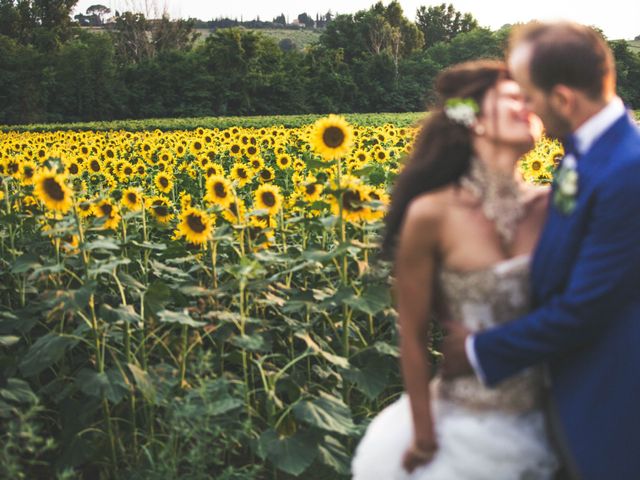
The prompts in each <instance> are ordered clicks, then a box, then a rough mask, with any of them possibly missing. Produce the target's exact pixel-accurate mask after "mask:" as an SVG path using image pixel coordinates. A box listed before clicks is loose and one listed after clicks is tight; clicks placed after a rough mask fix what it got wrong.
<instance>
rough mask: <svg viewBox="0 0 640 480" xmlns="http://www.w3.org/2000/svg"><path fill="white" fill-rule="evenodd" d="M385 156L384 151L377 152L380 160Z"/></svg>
mask: <svg viewBox="0 0 640 480" xmlns="http://www.w3.org/2000/svg"><path fill="white" fill-rule="evenodd" d="M385 156H386V155H385V153H384V152H378V158H379V159H380V160H384V157H385Z"/></svg>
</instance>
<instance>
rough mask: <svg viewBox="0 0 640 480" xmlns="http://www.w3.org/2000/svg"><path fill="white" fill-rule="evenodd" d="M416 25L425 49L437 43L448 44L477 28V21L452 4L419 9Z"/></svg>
mask: <svg viewBox="0 0 640 480" xmlns="http://www.w3.org/2000/svg"><path fill="white" fill-rule="evenodd" d="M416 24H417V26H418V28H419V29H420V31H421V32H422V34H423V35H424V40H425V47H426V48H430V47H432V46H434V45H435V44H436V43H438V42H445V43H448V42H450V41H451V40H453V39H454V38H455V37H456V36H457V35H458V34H460V33H463V32H470V31H472V30H474V29H476V28H478V21H477V20H476V19H475V18H474V17H473V15H471V14H470V13H464V14H463V13H462V12H460V11H458V10H456V9H455V8H454V6H453V5H452V4H448V5H447V4H445V3H442V4H440V5H436V6H431V7H428V8H426V7H420V8H419V9H418V12H417V19H416Z"/></svg>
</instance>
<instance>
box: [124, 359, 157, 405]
mask: <svg viewBox="0 0 640 480" xmlns="http://www.w3.org/2000/svg"><path fill="white" fill-rule="evenodd" d="M127 366H128V367H129V371H130V372H131V374H132V375H133V378H134V380H135V382H136V385H137V387H138V389H139V390H140V392H141V393H142V396H143V397H144V398H145V400H146V401H147V402H149V403H151V404H154V403H155V402H156V387H155V386H154V385H153V382H152V381H151V377H150V376H149V374H148V373H147V372H145V371H144V370H142V369H141V368H140V367H138V366H136V365H134V364H133V363H128V364H127Z"/></svg>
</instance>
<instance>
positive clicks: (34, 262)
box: [11, 253, 42, 273]
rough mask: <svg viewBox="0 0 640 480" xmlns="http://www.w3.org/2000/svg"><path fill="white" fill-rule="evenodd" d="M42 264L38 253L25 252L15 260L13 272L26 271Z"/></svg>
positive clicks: (12, 266)
mask: <svg viewBox="0 0 640 480" xmlns="http://www.w3.org/2000/svg"><path fill="white" fill-rule="evenodd" d="M41 266H42V264H41V263H40V257H38V255H36V254H35V253H25V254H24V255H21V256H20V257H18V258H16V260H15V261H14V262H13V264H12V265H11V273H26V272H28V271H29V270H31V269H35V268H39V267H41Z"/></svg>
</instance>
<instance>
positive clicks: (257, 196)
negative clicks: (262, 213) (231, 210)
mask: <svg viewBox="0 0 640 480" xmlns="http://www.w3.org/2000/svg"><path fill="white" fill-rule="evenodd" d="M254 201H255V206H256V207H257V208H258V209H260V210H267V211H268V212H269V215H275V214H276V213H278V210H280V207H281V206H282V195H281V194H280V189H279V188H278V187H277V186H276V185H271V184H264V185H260V186H259V187H258V189H257V190H256V191H255V192H254Z"/></svg>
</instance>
